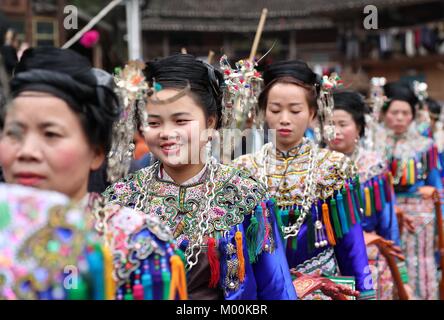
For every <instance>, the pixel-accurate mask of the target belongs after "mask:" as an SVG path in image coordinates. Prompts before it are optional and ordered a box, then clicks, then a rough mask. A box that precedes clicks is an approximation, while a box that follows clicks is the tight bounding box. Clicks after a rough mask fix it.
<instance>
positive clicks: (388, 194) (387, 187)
mask: <svg viewBox="0 0 444 320" xmlns="http://www.w3.org/2000/svg"><path fill="white" fill-rule="evenodd" d="M383 180H384V191H385V192H384V193H385V199H386V202H391V201H392V193H391V187H390V184H389V183H390V177H389V176H388V173H387V172H386V173H385V174H384V176H383Z"/></svg>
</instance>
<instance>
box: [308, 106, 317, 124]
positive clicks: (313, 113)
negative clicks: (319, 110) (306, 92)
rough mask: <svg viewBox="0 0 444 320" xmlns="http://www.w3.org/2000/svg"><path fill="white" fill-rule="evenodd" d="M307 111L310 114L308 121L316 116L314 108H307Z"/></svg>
mask: <svg viewBox="0 0 444 320" xmlns="http://www.w3.org/2000/svg"><path fill="white" fill-rule="evenodd" d="M308 113H309V115H310V122H312V121H313V120H314V119H315V118H316V110H315V109H314V108H309V109H308Z"/></svg>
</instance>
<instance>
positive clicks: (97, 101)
mask: <svg viewBox="0 0 444 320" xmlns="http://www.w3.org/2000/svg"><path fill="white" fill-rule="evenodd" d="M24 91H38V92H46V93H49V94H51V95H53V96H55V97H57V98H60V99H62V100H64V101H65V102H66V103H67V104H68V106H69V107H70V108H71V110H73V111H74V112H75V113H76V114H77V115H78V117H79V119H80V122H81V124H82V127H83V129H84V131H85V135H86V137H87V139H88V141H89V143H90V145H91V146H93V147H98V148H100V149H102V150H103V151H104V152H105V153H107V152H108V151H109V150H110V148H111V131H112V127H113V122H114V121H115V120H117V118H118V116H119V111H120V109H119V103H118V99H117V97H116V95H115V93H114V81H113V78H112V76H111V75H110V74H108V73H107V72H105V71H103V70H100V69H95V68H92V67H91V64H90V63H89V61H88V60H87V59H86V58H85V57H83V56H81V55H80V54H78V53H76V52H74V51H71V50H69V49H59V48H54V47H41V48H31V49H28V50H26V51H25V52H24V54H23V56H22V59H21V60H20V62H19V63H18V64H17V66H16V68H15V70H14V76H13V78H12V79H11V98H12V99H14V98H16V97H17V96H18V95H20V93H22V92H24ZM3 121H4V119H2V121H1V123H2V126H3Z"/></svg>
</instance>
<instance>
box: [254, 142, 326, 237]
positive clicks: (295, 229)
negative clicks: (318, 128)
mask: <svg viewBox="0 0 444 320" xmlns="http://www.w3.org/2000/svg"><path fill="white" fill-rule="evenodd" d="M302 143H303V144H310V154H309V160H308V161H309V165H308V169H307V170H308V173H307V177H306V179H305V181H304V193H303V195H302V204H301V207H302V208H301V214H300V216H299V217H298V219H297V220H296V222H295V223H294V224H293V225H291V226H288V227H283V232H284V239H287V238H289V237H296V236H297V235H298V233H299V230H300V228H301V226H302V224H303V223H304V221H305V217H306V216H307V214H308V212H309V211H310V208H311V205H312V204H313V199H312V195H313V194H315V192H316V190H315V188H316V185H315V183H314V180H313V177H314V169H315V163H316V156H315V155H316V154H317V149H318V146H317V145H316V144H315V143H313V142H311V141H310V140H309V139H307V138H303V142H302ZM271 147H272V143H271V142H270V143H267V144H266V145H264V146H263V148H262V150H261V153H260V155H261V159H259V163H261V162H262V164H263V165H262V171H261V174H260V180H261V182H262V183H264V184H265V186H266V188H267V192H269V186H268V180H267V157H268V154H269V153H270V148H271ZM267 196H269V195H267Z"/></svg>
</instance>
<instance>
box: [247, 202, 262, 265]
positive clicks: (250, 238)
mask: <svg viewBox="0 0 444 320" xmlns="http://www.w3.org/2000/svg"><path fill="white" fill-rule="evenodd" d="M256 210H262V208H261V207H259V206H257V207H256V209H255V211H256ZM258 230H259V224H258V221H257V219H256V215H255V214H252V215H251V219H250V225H249V226H248V228H247V248H248V258H249V260H250V263H254V262H255V261H256V259H257V256H256V247H257V237H258Z"/></svg>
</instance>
